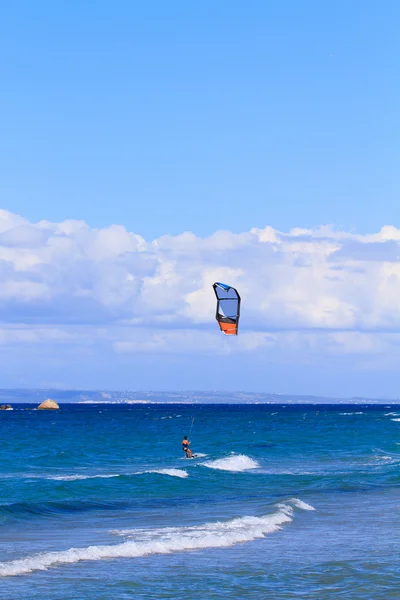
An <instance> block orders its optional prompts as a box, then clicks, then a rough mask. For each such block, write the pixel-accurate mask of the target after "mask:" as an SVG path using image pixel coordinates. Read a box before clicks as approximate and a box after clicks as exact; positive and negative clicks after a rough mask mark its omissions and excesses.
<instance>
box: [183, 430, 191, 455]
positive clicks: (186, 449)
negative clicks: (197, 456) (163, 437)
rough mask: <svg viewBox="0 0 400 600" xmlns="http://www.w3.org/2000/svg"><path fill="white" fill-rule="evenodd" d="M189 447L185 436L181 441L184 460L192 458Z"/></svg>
mask: <svg viewBox="0 0 400 600" xmlns="http://www.w3.org/2000/svg"><path fill="white" fill-rule="evenodd" d="M189 446H190V442H189V440H188V438H187V435H185V436H184V437H183V440H182V450H183V451H184V453H185V454H186V458H193V452H192V451H191V449H190V448H189Z"/></svg>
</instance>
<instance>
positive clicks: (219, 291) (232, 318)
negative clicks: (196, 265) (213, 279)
mask: <svg viewBox="0 0 400 600" xmlns="http://www.w3.org/2000/svg"><path fill="white" fill-rule="evenodd" d="M213 288H214V292H215V295H216V297H217V312H216V315H215V318H216V319H217V321H218V325H219V327H220V329H221V331H222V332H223V333H225V335H237V333H238V327H239V317H240V296H239V294H238V292H237V290H235V288H233V287H231V286H230V285H226V283H218V282H217V283H214V284H213Z"/></svg>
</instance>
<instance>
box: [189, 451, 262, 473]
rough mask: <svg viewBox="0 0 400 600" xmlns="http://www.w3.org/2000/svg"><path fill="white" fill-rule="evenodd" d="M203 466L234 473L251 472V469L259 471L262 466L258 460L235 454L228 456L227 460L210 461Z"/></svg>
mask: <svg viewBox="0 0 400 600" xmlns="http://www.w3.org/2000/svg"><path fill="white" fill-rule="evenodd" d="M201 464H202V465H203V466H204V467H208V468H209V469H219V470H221V471H232V472H234V473H240V472H242V471H249V470H251V469H258V468H259V466H260V465H259V464H258V462H257V461H256V460H253V459H252V458H250V457H249V456H246V455H245V454H234V455H233V456H228V457H226V458H218V459H217V460H209V461H207V462H205V463H201Z"/></svg>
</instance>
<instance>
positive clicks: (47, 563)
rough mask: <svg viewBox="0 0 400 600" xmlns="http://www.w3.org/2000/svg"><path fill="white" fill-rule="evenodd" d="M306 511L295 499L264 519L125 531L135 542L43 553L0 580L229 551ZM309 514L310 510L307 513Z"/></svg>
mask: <svg viewBox="0 0 400 600" xmlns="http://www.w3.org/2000/svg"><path fill="white" fill-rule="evenodd" d="M291 504H292V505H294V506H296V507H297V508H304V507H302V506H300V505H302V504H304V506H309V505H306V504H305V503H302V502H301V500H297V499H292V500H290V501H287V502H286V503H283V504H281V505H279V507H277V510H276V511H275V512H273V513H271V514H268V515H264V516H262V517H240V518H237V519H233V520H230V521H225V522H217V523H205V524H204V525H199V526H193V527H167V528H163V529H155V530H151V529H150V530H122V531H115V532H113V533H115V534H116V535H122V536H128V537H131V538H134V539H131V540H128V541H125V542H123V543H121V544H113V545H107V546H89V547H87V548H70V549H69V550H62V551H60V552H43V553H41V554H35V555H32V556H28V557H26V558H22V559H19V560H12V561H9V562H1V563H0V577H10V576H15V575H25V574H27V573H31V572H32V571H44V570H46V569H48V567H52V566H56V565H59V564H72V563H77V562H80V561H87V560H104V559H113V558H114V559H115V558H136V557H141V556H150V555H152V554H169V553H172V552H182V551H188V550H202V549H206V548H228V547H230V546H234V545H236V544H241V543H245V542H251V541H253V540H256V539H259V538H263V537H265V536H266V535H267V534H269V533H273V532H275V531H279V530H280V529H281V528H282V526H283V525H284V524H285V523H289V522H291V521H292V519H293V513H294V511H293V506H291ZM307 510H310V509H307Z"/></svg>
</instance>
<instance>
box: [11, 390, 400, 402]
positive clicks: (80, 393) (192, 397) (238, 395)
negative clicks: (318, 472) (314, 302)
mask: <svg viewBox="0 0 400 600" xmlns="http://www.w3.org/2000/svg"><path fill="white" fill-rule="evenodd" d="M46 398H53V399H54V400H55V401H56V402H57V403H59V404H63V403H68V404H71V403H78V404H93V403H95V404H330V405H332V404H339V405H342V404H347V405H348V404H357V405H358V404H378V405H381V404H391V405H393V404H400V398H396V399H394V398H365V397H352V398H338V397H328V396H313V395H296V394H277V393H267V392H266V393H261V392H243V391H241V392H224V391H214V392H209V391H176V392H171V391H166V392H160V391H127V390H124V391H115V390H114V391H110V390H57V389H28V388H27V389H3V390H0V404H12V403H13V402H14V403H19V404H25V403H28V404H30V403H32V404H34V403H36V404H39V403H40V402H42V401H43V400H44V399H46Z"/></svg>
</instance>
